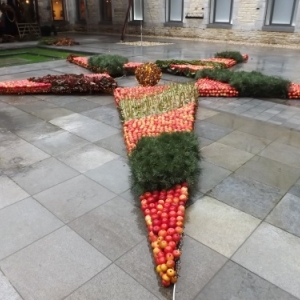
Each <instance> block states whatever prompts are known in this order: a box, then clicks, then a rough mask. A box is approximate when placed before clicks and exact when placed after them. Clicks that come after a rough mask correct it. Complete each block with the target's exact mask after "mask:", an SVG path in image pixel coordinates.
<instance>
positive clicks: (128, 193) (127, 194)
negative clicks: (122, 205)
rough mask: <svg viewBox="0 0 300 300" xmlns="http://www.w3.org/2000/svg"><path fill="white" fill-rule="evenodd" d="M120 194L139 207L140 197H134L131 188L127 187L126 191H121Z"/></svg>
mask: <svg viewBox="0 0 300 300" xmlns="http://www.w3.org/2000/svg"><path fill="white" fill-rule="evenodd" d="M120 196H121V197H122V198H123V199H125V200H127V201H128V202H130V203H131V204H132V205H134V206H136V207H141V202H140V199H138V197H136V196H135V195H134V194H133V193H132V191H131V189H128V190H127V191H125V192H123V193H121V194H120Z"/></svg>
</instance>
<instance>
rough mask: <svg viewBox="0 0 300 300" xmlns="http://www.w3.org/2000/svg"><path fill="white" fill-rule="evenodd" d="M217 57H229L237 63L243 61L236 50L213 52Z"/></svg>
mask: <svg viewBox="0 0 300 300" xmlns="http://www.w3.org/2000/svg"><path fill="white" fill-rule="evenodd" d="M215 57H217V58H231V59H234V60H235V61H236V62H237V63H238V64H239V63H242V62H243V61H244V58H243V55H242V54H241V53H240V52H238V51H223V52H218V53H216V54H215Z"/></svg>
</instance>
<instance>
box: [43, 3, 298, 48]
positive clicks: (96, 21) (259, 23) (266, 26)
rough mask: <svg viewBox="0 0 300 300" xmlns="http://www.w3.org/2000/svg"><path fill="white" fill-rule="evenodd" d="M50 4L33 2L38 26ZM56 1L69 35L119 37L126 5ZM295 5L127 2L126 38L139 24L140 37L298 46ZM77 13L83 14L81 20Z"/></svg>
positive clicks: (47, 15)
mask: <svg viewBox="0 0 300 300" xmlns="http://www.w3.org/2000/svg"><path fill="white" fill-rule="evenodd" d="M55 1H56V0H39V2H40V3H41V7H40V15H41V16H42V15H43V16H44V17H42V19H43V20H44V19H47V18H48V19H49V7H51V5H52V6H53V4H52V3H53V2H55ZM59 1H61V2H62V7H63V9H64V19H65V21H66V22H68V24H69V26H70V27H72V28H73V29H75V30H76V29H80V30H87V31H91V32H102V33H107V32H116V33H121V29H122V25H123V23H124V19H125V16H126V11H127V7H128V0H59ZM46 2H47V3H48V6H47V4H45V3H46ZM299 2H300V0H133V4H134V5H133V8H132V10H131V12H130V22H129V24H128V27H127V32H129V33H139V32H140V25H141V22H142V24H143V33H144V34H149V35H157V36H172V37H173V36H174V37H190V38H201V39H207V40H223V41H224V40H225V41H238V42H247V43H271V44H283V45H295V44H300V5H299ZM49 4H50V5H49ZM47 9H48V12H47ZM50 10H51V8H50ZM80 10H83V11H84V12H83V13H82V15H83V16H84V17H82V16H81V13H80ZM80 16H81V17H80ZM48 21H49V20H48Z"/></svg>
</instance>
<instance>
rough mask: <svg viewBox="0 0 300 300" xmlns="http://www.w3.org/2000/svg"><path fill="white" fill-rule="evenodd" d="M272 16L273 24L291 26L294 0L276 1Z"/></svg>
mask: <svg viewBox="0 0 300 300" xmlns="http://www.w3.org/2000/svg"><path fill="white" fill-rule="evenodd" d="M273 5H274V8H273V14H272V22H271V23H272V24H278V25H289V24H291V20H292V16H293V13H294V0H275V1H274V4H273Z"/></svg>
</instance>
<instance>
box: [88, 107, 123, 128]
mask: <svg viewBox="0 0 300 300" xmlns="http://www.w3.org/2000/svg"><path fill="white" fill-rule="evenodd" d="M83 115H85V116H87V117H89V118H92V119H95V120H98V121H101V122H103V123H105V124H107V125H110V126H113V127H116V128H118V129H121V128H122V124H121V121H120V114H119V112H118V110H117V109H116V105H115V104H108V105H102V106H100V107H97V108H94V109H91V110H89V111H86V112H84V113H83Z"/></svg>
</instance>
